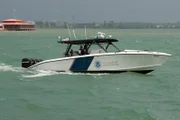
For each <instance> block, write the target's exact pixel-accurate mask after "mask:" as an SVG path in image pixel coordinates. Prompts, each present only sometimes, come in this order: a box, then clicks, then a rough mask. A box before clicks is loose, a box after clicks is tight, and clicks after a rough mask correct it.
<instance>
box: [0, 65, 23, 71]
mask: <svg viewBox="0 0 180 120" xmlns="http://www.w3.org/2000/svg"><path fill="white" fill-rule="evenodd" d="M23 70H24V69H23V68H21V67H13V66H12V65H7V64H5V63H0V72H1V71H2V72H9V71H11V72H23Z"/></svg>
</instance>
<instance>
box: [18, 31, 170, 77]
mask: <svg viewBox="0 0 180 120" xmlns="http://www.w3.org/2000/svg"><path fill="white" fill-rule="evenodd" d="M116 42H118V40H117V39H114V38H112V36H110V35H109V36H108V37H106V36H105V34H104V33H101V32H98V35H97V36H96V37H95V38H90V39H82V40H77V39H75V40H71V39H69V38H66V39H61V40H59V41H58V43H61V44H63V45H67V48H66V51H65V53H64V55H63V56H62V57H60V58H55V59H48V60H41V59H29V58H23V59H22V63H21V66H22V67H23V68H27V69H34V70H45V71H46V70H48V71H57V72H67V71H71V72H82V73H121V72H137V73H142V74H147V73H150V72H152V71H154V70H155V69H156V68H157V67H159V66H161V65H163V63H165V62H166V60H167V58H168V57H170V56H171V54H168V53H163V52H155V51H148V50H120V49H119V48H118V47H117V46H116V45H115V43H116ZM73 46H75V47H76V48H77V47H78V48H79V47H80V49H79V50H78V49H77V50H74V49H73ZM93 46H96V48H97V49H94V48H93ZM110 48H111V49H110ZM112 48H114V51H112ZM83 51H84V52H83Z"/></svg>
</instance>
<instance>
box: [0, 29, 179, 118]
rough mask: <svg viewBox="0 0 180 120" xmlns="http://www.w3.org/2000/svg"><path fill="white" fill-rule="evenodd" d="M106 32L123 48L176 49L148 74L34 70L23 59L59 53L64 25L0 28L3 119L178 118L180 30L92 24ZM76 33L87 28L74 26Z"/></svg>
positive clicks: (91, 32) (0, 111)
mask: <svg viewBox="0 0 180 120" xmlns="http://www.w3.org/2000/svg"><path fill="white" fill-rule="evenodd" d="M99 31H101V32H105V33H106V34H110V35H112V36H113V37H114V38H117V39H119V43H118V44H117V46H118V47H119V48H120V49H121V50H124V49H139V50H152V51H160V52H167V53H170V54H172V57H170V58H169V59H168V61H167V62H166V63H165V64H164V65H163V66H161V67H159V68H158V69H156V70H155V71H153V72H152V73H150V74H147V75H142V74H138V73H121V74H80V73H70V72H67V73H58V72H52V71H31V70H26V69H23V68H21V59H22V58H25V57H28V58H41V59H50V58H57V57H61V55H62V54H63V53H64V51H65V48H66V46H65V45H62V44H58V43H57V41H58V36H61V37H63V36H64V37H65V36H68V32H67V30H66V29H64V30H63V29H46V30H36V31H34V32H0V120H179V119H180V30H170V29H168V30H153V29H141V30H136V29H133V30H118V29H117V30H112V29H106V30H99V29H93V30H92V29H88V30H87V35H88V37H91V36H95V35H96V33H97V32H99ZM75 32H76V36H77V38H83V37H84V30H83V29H77V30H75Z"/></svg>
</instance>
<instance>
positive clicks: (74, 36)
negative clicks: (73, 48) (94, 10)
mask: <svg viewBox="0 0 180 120" xmlns="http://www.w3.org/2000/svg"><path fill="white" fill-rule="evenodd" d="M73 34H74V38H75V39H76V34H75V31H74V30H73Z"/></svg>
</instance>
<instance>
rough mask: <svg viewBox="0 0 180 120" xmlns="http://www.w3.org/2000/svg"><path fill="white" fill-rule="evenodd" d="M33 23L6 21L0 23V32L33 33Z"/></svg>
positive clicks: (15, 20)
mask: <svg viewBox="0 0 180 120" xmlns="http://www.w3.org/2000/svg"><path fill="white" fill-rule="evenodd" d="M35 26H36V25H35V23H33V22H24V21H23V20H18V19H7V20H3V21H2V22H0V31H34V30H35Z"/></svg>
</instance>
